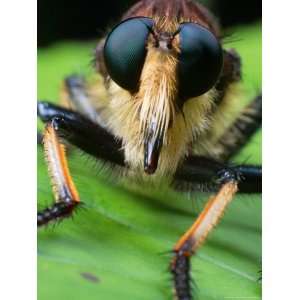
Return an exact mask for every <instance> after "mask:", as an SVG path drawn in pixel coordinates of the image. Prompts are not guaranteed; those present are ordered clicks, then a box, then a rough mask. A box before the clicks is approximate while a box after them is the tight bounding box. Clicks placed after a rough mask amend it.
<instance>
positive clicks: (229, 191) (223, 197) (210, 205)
mask: <svg viewBox="0 0 300 300" xmlns="http://www.w3.org/2000/svg"><path fill="white" fill-rule="evenodd" d="M237 190H238V187H237V182H236V181H234V180H232V181H229V182H227V183H225V184H224V185H223V186H222V187H221V189H220V190H219V192H218V193H217V194H216V195H215V196H213V197H211V198H210V199H209V200H208V202H207V204H206V206H205V207H204V209H203V211H202V212H201V213H200V215H199V216H198V218H197V220H196V221H195V223H194V224H193V225H192V226H191V227H190V229H189V230H188V231H187V232H186V233H185V234H184V235H183V236H182V237H181V238H180V240H179V241H178V242H177V244H176V245H175V247H174V249H173V251H174V258H173V260H172V262H171V272H172V275H173V282H174V297H175V299H176V300H189V299H192V295H191V288H190V258H191V256H192V255H193V254H194V253H195V252H196V250H197V249H198V248H199V247H200V246H201V245H202V244H203V243H204V241H205V240H206V238H207V236H208V234H209V233H210V231H211V230H212V229H213V227H214V226H215V225H216V224H217V223H218V221H219V220H220V219H221V217H222V216H223V214H224V212H225V209H226V207H227V206H228V204H229V203H230V202H231V200H232V199H233V196H234V195H235V194H236V192H237Z"/></svg>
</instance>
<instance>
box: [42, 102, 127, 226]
mask: <svg viewBox="0 0 300 300" xmlns="http://www.w3.org/2000/svg"><path fill="white" fill-rule="evenodd" d="M38 114H39V117H40V118H41V119H42V120H43V121H44V122H46V123H47V125H46V129H45V132H44V137H43V144H44V149H45V156H46V161H47V164H48V169H49V173H50V176H51V178H52V184H53V192H54V196H55V200H56V203H55V204H54V205H53V206H52V207H50V208H47V209H44V210H43V211H40V212H38V215H37V223H38V226H42V225H46V224H48V223H49V222H51V221H55V220H59V219H63V218H65V217H68V216H70V215H71V214H72V212H73V211H74V209H75V208H76V207H77V206H78V204H79V202H80V199H79V195H78V192H77V190H76V187H75V184H74V182H73V180H72V177H71V175H70V172H69V168H68V164H67V159H66V155H65V147H64V145H63V144H62V143H61V138H63V139H65V140H66V141H68V142H70V143H72V144H73V145H75V146H77V147H78V148H80V149H82V150H83V151H85V152H87V153H88V154H90V155H92V156H95V157H96V158H100V159H104V160H105V161H107V160H108V161H109V162H111V163H114V164H117V165H120V166H125V163H124V155H123V152H122V151H121V150H120V149H121V144H120V142H117V141H116V140H115V138H114V137H113V136H112V135H111V134H110V133H108V132H107V131H105V130H104V129H103V128H101V127H100V126H99V125H97V124H95V123H93V122H92V121H90V120H89V119H87V118H86V117H84V116H82V115H80V114H78V113H76V112H73V111H70V110H67V109H64V108H60V107H58V106H56V105H53V104H50V103H46V102H39V103H38Z"/></svg>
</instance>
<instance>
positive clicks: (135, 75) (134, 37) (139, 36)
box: [104, 17, 154, 91]
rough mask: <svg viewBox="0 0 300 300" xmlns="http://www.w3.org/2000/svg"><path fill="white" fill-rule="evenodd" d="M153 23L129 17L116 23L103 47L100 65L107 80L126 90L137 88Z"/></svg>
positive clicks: (141, 18)
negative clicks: (103, 65) (105, 69)
mask: <svg viewBox="0 0 300 300" xmlns="http://www.w3.org/2000/svg"><path fill="white" fill-rule="evenodd" d="M153 24H154V23H153V20H152V19H150V18H145V17H137V18H131V19H127V20H125V21H123V22H122V23H120V24H118V25H117V26H116V27H115V28H113V30H112V31H111V32H110V34H109V35H108V37H107V39H106V42H105V45H104V62H105V65H106V68H107V71H108V73H109V75H110V77H111V78H112V79H113V80H114V81H115V82H116V83H117V84H118V85H119V86H121V87H122V88H124V89H126V90H128V91H136V90H137V89H138V85H139V80H140V75H141V72H142V69H143V65H144V62H145V57H146V44H147V40H148V36H149V33H150V30H151V28H152V27H153Z"/></svg>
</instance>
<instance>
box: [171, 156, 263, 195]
mask: <svg viewBox="0 0 300 300" xmlns="http://www.w3.org/2000/svg"><path fill="white" fill-rule="evenodd" d="M231 174H236V175H237V176H238V179H239V192H241V193H261V190H262V169H261V166H255V165H229V164H227V163H223V162H219V161H216V160H214V159H211V158H207V157H204V156H192V155H191V156H188V157H187V158H186V160H185V161H184V163H183V164H182V165H181V166H180V167H179V168H178V170H177V172H176V174H175V178H174V187H175V188H179V189H180V190H183V191H185V190H190V189H192V190H200V191H207V192H209V191H215V190H217V189H218V188H219V187H220V183H221V182H223V181H224V180H226V179H227V178H230V176H231Z"/></svg>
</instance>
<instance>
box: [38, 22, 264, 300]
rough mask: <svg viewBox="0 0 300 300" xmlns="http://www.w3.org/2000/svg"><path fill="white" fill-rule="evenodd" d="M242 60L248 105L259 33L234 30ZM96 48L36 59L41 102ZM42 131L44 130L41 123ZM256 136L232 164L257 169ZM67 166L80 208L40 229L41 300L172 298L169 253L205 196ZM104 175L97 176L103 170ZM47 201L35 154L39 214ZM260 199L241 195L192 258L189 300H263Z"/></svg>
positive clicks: (78, 161) (67, 48) (76, 160)
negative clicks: (147, 187) (133, 186)
mask: <svg viewBox="0 0 300 300" xmlns="http://www.w3.org/2000/svg"><path fill="white" fill-rule="evenodd" d="M234 32H235V34H234V37H237V41H235V42H232V43H229V44H228V45H226V46H227V47H230V48H231V47H232V48H236V49H237V50H238V51H239V52H240V54H241V55H242V59H243V70H244V87H245V95H246V97H245V98H244V99H243V101H246V100H245V99H248V100H250V98H251V97H253V96H254V95H255V94H256V93H257V92H258V91H259V89H260V85H261V27H260V24H256V25H253V26H248V27H240V28H235V29H234ZM94 46H95V42H90V43H75V42H69V43H64V44H58V45H55V46H53V47H51V48H48V49H42V50H39V51H38V96H39V98H40V99H47V100H51V101H56V100H57V99H58V92H59V87H60V83H61V80H62V79H63V78H64V76H66V75H68V74H70V73H74V72H75V73H76V72H77V73H82V72H84V73H85V74H90V73H91V72H92V70H91V67H89V62H90V60H91V53H92V51H91V49H92V48H93V47H94ZM39 127H40V128H41V124H40V123H39ZM260 144H261V133H258V134H257V135H256V136H255V137H254V138H253V139H252V141H251V142H250V143H249V145H248V146H247V147H245V149H243V151H242V153H241V154H240V155H239V156H238V157H237V158H236V159H235V161H239V162H245V161H247V162H248V163H260V162H261V147H260ZM70 167H71V172H72V174H73V176H74V180H75V183H76V184H77V186H78V189H79V192H80V195H81V199H82V200H83V201H84V202H85V204H86V208H85V209H83V210H79V211H78V213H77V214H76V215H75V217H74V218H73V219H68V220H65V221H63V222H62V223H61V224H59V225H58V226H49V227H48V228H42V229H39V231H38V298H39V299H41V300H53V299H74V300H81V299H82V300H83V299H84V300H85V299H88V300H99V299H106V300H109V299H130V300H135V299H136V300H141V299H145V300H146V299H149V300H153V299H156V300H158V299H172V290H171V277H170V274H169V273H168V265H169V262H170V258H171V254H170V253H168V251H170V250H171V249H172V247H173V245H174V243H175V242H176V241H177V240H178V238H179V237H180V235H181V234H183V233H184V232H185V230H186V229H187V228H188V227H189V226H190V225H191V224H192V223H193V221H194V220H195V217H196V216H197V213H198V212H199V211H200V209H201V207H203V205H204V202H205V200H206V199H207V197H208V195H206V194H196V195H193V196H188V195H183V194H179V193H176V192H174V191H170V190H168V189H166V190H164V191H144V193H141V192H137V191H129V189H126V188H124V187H121V186H119V185H117V184H116V183H115V182H114V178H113V177H112V178H111V179H110V180H108V179H107V176H105V174H106V173H107V172H102V171H101V168H100V167H98V166H96V167H95V163H94V161H92V160H90V159H88V158H87V157H86V156H83V155H82V154H79V153H78V152H77V151H72V153H71V155H70ZM99 170H100V171H99ZM51 201H52V194H51V187H50V181H49V178H48V174H47V169H46V166H45V163H44V160H43V153H42V149H40V147H39V149H38V206H39V207H45V206H47V205H49V204H50V203H51ZM260 263H261V196H260V195H238V196H237V197H236V198H235V200H234V201H233V203H232V204H231V205H230V207H229V209H228V210H227V212H226V214H225V216H224V218H223V219H222V221H221V223H220V224H219V226H217V228H216V229H215V230H214V231H213V232H212V234H211V235H210V236H209V238H208V241H207V242H206V243H205V245H204V246H203V247H202V248H201V250H200V251H199V252H198V253H197V254H196V255H195V256H194V257H193V258H192V276H193V281H194V283H195V288H194V296H195V299H198V298H199V299H246V298H249V299H250V298H251V299H260V298H261V286H260V284H259V283H258V281H257V280H258V278H259V273H258V272H259V270H260V269H261V267H260Z"/></svg>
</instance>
